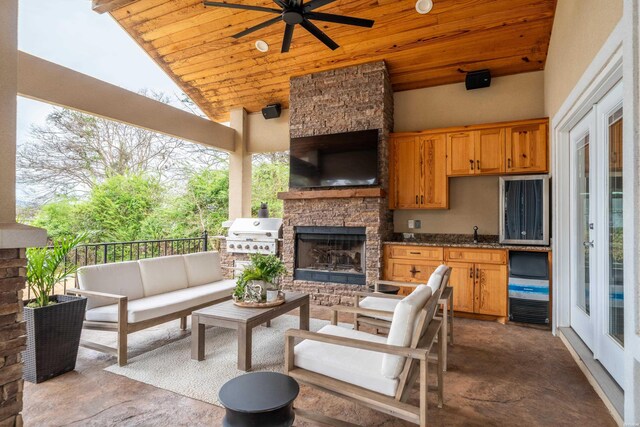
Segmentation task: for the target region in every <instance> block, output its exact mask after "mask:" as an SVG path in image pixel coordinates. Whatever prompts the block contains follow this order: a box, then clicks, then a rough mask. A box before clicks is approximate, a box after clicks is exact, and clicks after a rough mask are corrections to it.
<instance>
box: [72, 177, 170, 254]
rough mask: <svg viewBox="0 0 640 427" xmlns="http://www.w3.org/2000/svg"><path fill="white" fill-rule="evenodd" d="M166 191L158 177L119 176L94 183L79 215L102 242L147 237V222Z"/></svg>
mask: <svg viewBox="0 0 640 427" xmlns="http://www.w3.org/2000/svg"><path fill="white" fill-rule="evenodd" d="M163 194H164V190H163V188H162V186H161V185H160V184H159V183H158V181H157V180H156V179H153V178H147V177H144V176H142V175H117V176H113V177H111V178H108V179H107V180H106V181H105V182H104V183H102V184H99V185H97V186H95V187H94V188H93V189H92V191H91V196H90V198H89V200H88V202H87V203H86V204H85V205H83V206H82V209H81V214H80V215H79V217H81V218H82V219H83V221H84V222H83V223H82V226H83V227H84V229H85V230H91V231H92V235H91V237H92V240H94V241H101V242H109V241H111V242H113V241H132V240H140V239H147V238H149V237H150V236H148V235H146V233H145V230H147V229H148V228H149V226H148V225H147V222H148V221H149V218H153V214H154V212H155V211H156V210H158V209H159V208H160V206H161V203H162V195H163Z"/></svg>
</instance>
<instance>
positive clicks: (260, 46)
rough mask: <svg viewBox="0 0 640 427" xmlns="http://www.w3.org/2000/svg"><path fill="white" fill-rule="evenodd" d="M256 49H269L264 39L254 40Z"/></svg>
mask: <svg viewBox="0 0 640 427" xmlns="http://www.w3.org/2000/svg"><path fill="white" fill-rule="evenodd" d="M256 49H258V50H259V51H260V52H266V51H268V50H269V45H268V44H267V42H266V41H264V40H258V41H257V42H256Z"/></svg>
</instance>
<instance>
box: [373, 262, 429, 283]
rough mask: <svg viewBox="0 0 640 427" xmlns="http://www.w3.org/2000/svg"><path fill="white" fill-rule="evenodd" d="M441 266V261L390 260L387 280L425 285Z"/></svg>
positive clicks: (386, 275)
mask: <svg viewBox="0 0 640 427" xmlns="http://www.w3.org/2000/svg"><path fill="white" fill-rule="evenodd" d="M439 265H440V261H431V262H429V261H426V262H415V261H411V260H402V259H390V260H388V261H387V265H386V267H387V268H386V269H385V270H386V271H385V280H393V281H396V282H412V283H422V284H424V283H427V282H428V281H429V277H431V274H432V273H433V272H434V271H435V270H436V268H438V266H439Z"/></svg>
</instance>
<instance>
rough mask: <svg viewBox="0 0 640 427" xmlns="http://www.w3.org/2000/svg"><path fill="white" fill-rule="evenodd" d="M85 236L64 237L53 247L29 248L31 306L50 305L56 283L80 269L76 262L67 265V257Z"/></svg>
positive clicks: (28, 280)
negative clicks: (32, 296)
mask: <svg viewBox="0 0 640 427" xmlns="http://www.w3.org/2000/svg"><path fill="white" fill-rule="evenodd" d="M85 237H86V236H85V235H84V234H81V235H79V236H76V237H64V238H62V239H59V240H58V241H56V242H55V243H54V244H53V247H52V248H30V249H28V250H27V283H28V285H29V288H30V289H31V292H33V295H34V300H33V301H32V302H31V303H29V305H28V306H29V307H34V308H35V307H45V306H47V305H49V304H50V303H51V301H50V300H49V295H52V294H53V291H54V287H55V285H56V284H57V283H59V282H61V281H62V280H64V279H66V278H67V277H70V276H72V275H74V274H75V273H76V271H78V266H77V265H76V264H74V263H67V264H66V265H65V259H66V257H67V255H68V254H69V252H71V250H72V249H73V248H75V247H76V246H77V245H78V244H79V243H80V242H82V241H83V240H84V239H85Z"/></svg>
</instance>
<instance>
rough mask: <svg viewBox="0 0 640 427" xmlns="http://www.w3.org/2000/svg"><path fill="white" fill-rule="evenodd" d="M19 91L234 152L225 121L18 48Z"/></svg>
mask: <svg viewBox="0 0 640 427" xmlns="http://www.w3.org/2000/svg"><path fill="white" fill-rule="evenodd" d="M18 94H19V95H20V96H24V97H26V98H31V99H36V100H38V101H43V102H46V103H49V104H54V105H59V106H61V107H66V108H71V109H73V110H78V111H82V112H84V113H87V114H91V115H94V116H99V117H103V118H105V119H109V120H115V121H118V122H122V123H126V124H128V125H132V126H137V127H140V128H143V129H147V130H150V131H153V132H159V133H162V134H166V135H170V136H173V137H176V138H180V139H184V140H187V141H191V142H195V143H198V144H202V145H206V146H209V147H213V148H216V149H219V150H223V151H227V152H232V151H234V150H235V131H234V130H233V129H231V128H229V127H227V126H224V125H221V124H219V123H216V122H213V121H211V120H209V119H204V118H202V117H198V116H196V115H194V114H191V113H188V112H186V111H183V110H180V109H178V108H175V107H172V106H170V105H167V104H164V103H162V102H159V101H156V100H153V99H151V98H147V97H146V96H143V95H140V94H137V93H134V92H131V91H128V90H126V89H123V88H121V87H119V86H116V85H113V84H110V83H107V82H104V81H102V80H98V79H96V78H94V77H90V76H87V75H86V74H82V73H79V72H77V71H74V70H71V69H69V68H66V67H63V66H61V65H58V64H54V63H53V62H49V61H46V60H44V59H42V58H38V57H36V56H33V55H29V54H27V53H24V52H19V53H18Z"/></svg>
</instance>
